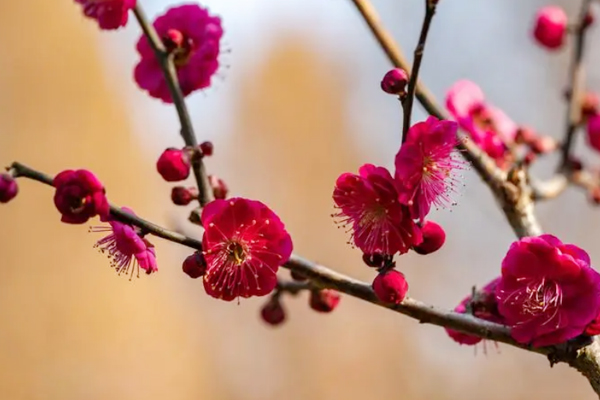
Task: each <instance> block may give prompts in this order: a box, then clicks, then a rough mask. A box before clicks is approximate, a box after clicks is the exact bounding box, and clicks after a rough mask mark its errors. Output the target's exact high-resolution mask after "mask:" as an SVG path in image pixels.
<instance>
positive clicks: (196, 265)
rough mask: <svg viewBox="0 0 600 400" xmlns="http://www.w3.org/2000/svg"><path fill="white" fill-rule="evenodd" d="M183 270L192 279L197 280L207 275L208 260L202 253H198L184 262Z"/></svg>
mask: <svg viewBox="0 0 600 400" xmlns="http://www.w3.org/2000/svg"><path fill="white" fill-rule="evenodd" d="M182 268H183V272H185V273H186V274H187V275H188V276H189V277H190V278H193V279H197V278H200V277H201V276H203V275H204V274H205V273H206V260H205V259H204V256H203V255H202V253H200V252H199V251H197V252H195V253H194V254H192V255H191V256H188V257H187V258H186V259H185V260H184V261H183V266H182Z"/></svg>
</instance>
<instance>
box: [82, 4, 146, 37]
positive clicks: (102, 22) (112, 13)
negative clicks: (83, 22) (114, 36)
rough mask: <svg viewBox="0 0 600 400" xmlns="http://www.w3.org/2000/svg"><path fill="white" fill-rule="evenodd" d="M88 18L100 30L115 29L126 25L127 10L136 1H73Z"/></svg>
mask: <svg viewBox="0 0 600 400" xmlns="http://www.w3.org/2000/svg"><path fill="white" fill-rule="evenodd" d="M75 2H76V3H79V4H81V6H82V7H83V13H84V14H85V16H86V17H88V18H93V19H95V20H97V21H98V26H100V29H107V30H108V29H117V28H120V27H122V26H125V25H127V20H128V17H129V10H131V9H132V8H134V7H135V2H136V0H75Z"/></svg>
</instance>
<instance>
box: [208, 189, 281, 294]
mask: <svg viewBox="0 0 600 400" xmlns="http://www.w3.org/2000/svg"><path fill="white" fill-rule="evenodd" d="M201 219H202V226H204V228H205V231H204V236H203V237H202V245H203V248H204V257H205V259H206V263H207V270H206V274H205V275H204V288H205V289H206V293H208V294H209V295H211V296H213V297H216V298H218V299H222V300H225V301H231V300H233V299H235V298H238V297H250V296H264V295H266V294H269V293H271V292H272V291H273V289H275V286H276V285H277V276H276V273H277V270H278V268H279V267H280V266H281V265H283V264H284V263H286V262H287V261H288V260H289V258H290V255H291V254H292V239H291V238H290V235H289V234H288V232H287V231H286V230H285V226H284V225H283V223H282V222H281V220H280V219H279V217H278V216H277V215H276V214H275V213H274V212H273V211H271V210H270V209H269V208H268V207H267V206H266V205H264V204H263V203H261V202H260V201H254V200H247V199H243V198H239V197H238V198H231V199H229V200H214V201H212V202H211V203H209V204H208V205H207V206H206V207H204V209H203V210H202V217H201Z"/></svg>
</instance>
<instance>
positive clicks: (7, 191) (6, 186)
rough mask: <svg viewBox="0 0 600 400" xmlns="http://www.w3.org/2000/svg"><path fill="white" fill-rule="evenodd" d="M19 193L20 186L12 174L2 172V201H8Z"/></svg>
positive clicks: (0, 195) (0, 175)
mask: <svg viewBox="0 0 600 400" xmlns="http://www.w3.org/2000/svg"><path fill="white" fill-rule="evenodd" d="M17 193H19V186H18V185H17V181H16V180H15V178H13V177H12V175H9V174H0V203H8V202H9V201H11V200H12V199H14V198H15V196H16V195H17Z"/></svg>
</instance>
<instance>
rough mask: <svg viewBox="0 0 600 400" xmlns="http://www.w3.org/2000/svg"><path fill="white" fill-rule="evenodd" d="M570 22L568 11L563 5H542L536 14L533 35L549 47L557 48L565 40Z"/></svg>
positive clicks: (551, 48)
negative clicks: (566, 11)
mask: <svg viewBox="0 0 600 400" xmlns="http://www.w3.org/2000/svg"><path fill="white" fill-rule="evenodd" d="M568 23H569V18H568V17H567V13H565V10H563V9H562V8H561V7H558V6H546V7H542V8H540V10H539V11H538V12H537V14H536V16H535V26H534V28H533V37H534V38H535V40H536V41H537V42H538V43H539V44H540V45H542V46H544V47H546V48H547V49H549V50H557V49H559V48H561V47H562V45H563V43H564V41H565V37H566V36H567V25H568Z"/></svg>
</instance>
